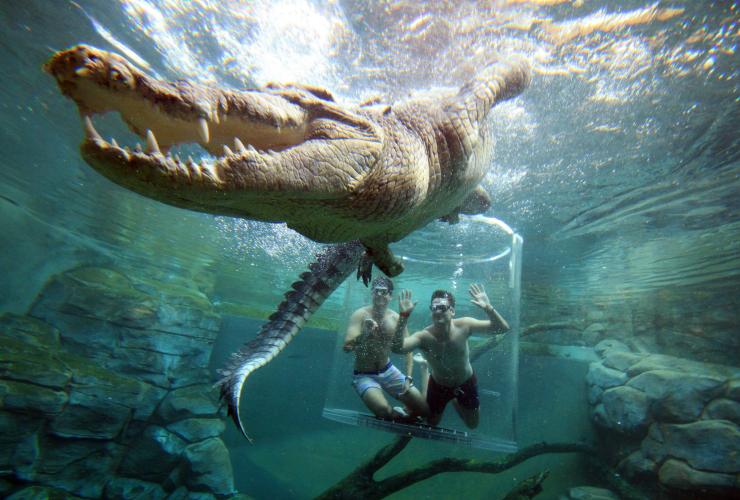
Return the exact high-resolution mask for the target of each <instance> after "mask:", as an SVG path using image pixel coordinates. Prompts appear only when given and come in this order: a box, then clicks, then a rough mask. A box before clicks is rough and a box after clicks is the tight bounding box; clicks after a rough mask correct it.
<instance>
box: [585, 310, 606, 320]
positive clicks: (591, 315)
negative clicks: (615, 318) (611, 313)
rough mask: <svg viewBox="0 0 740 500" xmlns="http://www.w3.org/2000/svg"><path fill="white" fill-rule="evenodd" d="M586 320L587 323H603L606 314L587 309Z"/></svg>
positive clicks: (602, 311) (601, 311)
mask: <svg viewBox="0 0 740 500" xmlns="http://www.w3.org/2000/svg"><path fill="white" fill-rule="evenodd" d="M586 319H587V320H588V321H598V322H603V321H604V320H605V319H606V313H605V312H604V310H603V309H589V310H588V311H587V312H586Z"/></svg>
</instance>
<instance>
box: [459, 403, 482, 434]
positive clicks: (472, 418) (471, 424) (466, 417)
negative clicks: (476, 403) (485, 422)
mask: <svg viewBox="0 0 740 500" xmlns="http://www.w3.org/2000/svg"><path fill="white" fill-rule="evenodd" d="M460 416H461V417H463V421H464V422H465V425H466V426H467V427H468V429H475V428H476V427H478V422H480V413H479V412H478V409H477V408H476V409H475V410H467V411H466V412H465V413H464V414H461V415H460Z"/></svg>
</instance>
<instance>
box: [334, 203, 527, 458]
mask: <svg viewBox="0 0 740 500" xmlns="http://www.w3.org/2000/svg"><path fill="white" fill-rule="evenodd" d="M466 223H469V224H472V225H476V226H477V225H483V226H485V228H486V230H485V231H484V234H488V235H489V236H490V238H491V239H494V240H496V241H501V246H500V248H498V249H496V250H495V251H494V252H492V255H490V256H486V257H483V258H481V257H480V252H479V251H472V249H471V248H468V249H467V250H466V248H465V244H463V243H458V244H456V245H455V248H453V249H450V252H449V253H446V254H445V255H443V256H440V258H439V259H437V260H432V259H429V258H415V257H414V256H412V255H407V256H402V258H403V260H404V264H405V266H406V270H405V271H404V273H403V274H402V275H400V276H399V277H398V278H396V279H394V280H393V281H394V285H395V288H394V293H393V299H392V302H391V304H390V307H391V308H392V309H393V310H395V311H398V296H399V293H400V291H401V290H402V289H409V290H411V292H412V293H413V299H414V301H418V304H417V306H416V308H415V309H414V312H413V314H412V315H411V317H410V319H409V326H408V329H409V333H410V334H412V333H413V332H415V331H418V330H421V329H423V328H424V327H425V326H427V325H429V324H431V319H430V312H429V308H428V306H429V303H430V298H431V294H432V292H433V291H434V290H436V289H444V290H448V291H450V292H452V293H453V294H454V296H455V300H456V307H455V317H457V318H459V317H463V316H472V317H474V318H479V319H485V318H486V315H485V313H484V312H483V311H482V310H481V309H479V308H478V307H476V306H474V305H472V304H471V303H470V295H469V293H468V288H469V286H470V285H471V284H473V283H479V284H482V285H483V286H484V287H485V290H486V292H487V294H488V297H489V299H490V301H491V304H492V305H493V306H494V307H495V308H496V310H497V311H498V312H499V313H500V314H501V315H502V316H503V317H504V318H505V319H506V321H507V322H508V323H509V326H510V327H511V330H510V331H509V332H508V333H507V334H506V335H504V336H502V337H501V338H500V339H499V342H498V343H497V344H496V345H495V346H494V347H493V348H491V349H489V350H487V351H485V352H484V353H483V354H482V355H480V356H479V357H478V358H477V359H476V360H475V361H473V363H472V365H473V369H474V371H475V374H476V376H477V378H478V389H479V396H480V422H479V425H478V427H477V428H476V429H474V430H470V429H467V428H466V427H465V424H464V423H463V421H462V420H461V419H460V417H459V416H458V415H457V412H456V411H455V408H454V407H453V405H452V403H450V404H448V406H447V408H446V409H445V412H444V416H443V418H442V421H441V422H440V424H439V425H440V427H439V428H435V427H431V426H418V425H408V424H400V423H393V422H387V421H381V420H378V419H376V418H374V417H372V416H370V412H369V410H368V409H367V408H366V407H365V405H364V404H363V402H362V400H361V399H360V397H359V396H358V395H357V393H356V392H355V390H354V389H353V388H352V385H351V382H352V370H353V363H354V354H353V353H346V352H344V351H343V349H342V344H343V341H344V336H345V331H344V329H342V330H340V331H339V332H337V342H336V349H335V354H334V363H333V367H332V376H331V378H330V380H331V384H330V386H329V388H328V390H327V398H326V403H325V405H324V411H323V415H324V417H326V418H329V419H331V420H335V421H338V422H342V423H345V424H351V425H364V426H367V427H372V428H376V429H382V430H386V431H389V432H396V433H403V434H411V435H414V436H417V437H424V438H429V439H436V440H443V441H450V442H455V443H458V444H462V445H467V446H474V447H479V448H486V449H491V450H498V451H504V452H511V451H515V450H516V448H517V445H516V426H515V421H516V409H517V382H518V376H517V372H518V353H519V345H518V336H519V309H520V306H519V301H520V292H521V262H522V259H521V254H522V243H523V240H522V238H521V236H519V235H518V234H515V233H514V232H513V231H512V230H511V229H510V228H509V227H508V226H507V225H506V224H505V223H503V222H501V221H499V220H497V219H493V218H490V217H481V216H477V217H471V218H467V219H466ZM478 229H481V228H480V227H479V228H478ZM468 245H471V243H468ZM476 250H477V249H476ZM471 255H475V256H476V257H471ZM370 301H371V297H370V290H369V289H368V288H365V287H364V286H362V284H361V283H357V282H355V281H354V280H349V283H348V286H347V287H346V291H345V297H344V307H345V318H346V320H347V321H348V320H349V317H350V316H351V315H352V313H353V311H355V310H356V309H358V308H359V307H362V306H364V305H367V304H369V303H370ZM487 338H488V336H487V335H485V334H481V335H478V336H473V337H471V339H470V348H471V352H475V351H476V346H480V345H481V344H482V343H483V342H485V341H486V339H487ZM391 361H393V363H394V364H395V365H396V367H398V368H399V369H400V370H402V371H403V370H404V369H405V359H404V357H403V356H401V355H396V354H392V355H391ZM413 375H414V380H415V385H416V386H417V387H418V388H420V386H421V380H420V378H421V377H420V367H419V365H418V364H417V363H415V365H414V374H413ZM386 398H387V399H388V402H389V403H390V404H391V406H397V405H400V402H398V401H396V400H395V399H393V398H392V397H391V396H390V395H388V394H386Z"/></svg>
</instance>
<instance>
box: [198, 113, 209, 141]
mask: <svg viewBox="0 0 740 500" xmlns="http://www.w3.org/2000/svg"><path fill="white" fill-rule="evenodd" d="M198 137H200V140H201V142H202V143H203V144H208V143H209V142H211V135H210V133H209V132H208V122H207V121H206V119H205V118H198Z"/></svg>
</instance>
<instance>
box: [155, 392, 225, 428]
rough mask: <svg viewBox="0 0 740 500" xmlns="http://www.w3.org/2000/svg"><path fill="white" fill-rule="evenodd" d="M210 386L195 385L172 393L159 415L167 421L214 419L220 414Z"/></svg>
mask: <svg viewBox="0 0 740 500" xmlns="http://www.w3.org/2000/svg"><path fill="white" fill-rule="evenodd" d="M213 394H214V393H213V389H212V387H211V386H209V385H205V384H201V385H193V386H189V387H183V388H181V389H176V390H174V391H172V392H170V393H169V394H168V395H167V397H166V398H165V399H164V401H163V402H162V405H161V406H160V408H159V411H158V413H159V415H160V416H161V417H162V418H163V419H164V420H166V421H170V422H171V421H174V420H184V419H186V418H193V417H212V416H214V415H217V414H218V406H217V405H216V404H215V403H214V401H213Z"/></svg>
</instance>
